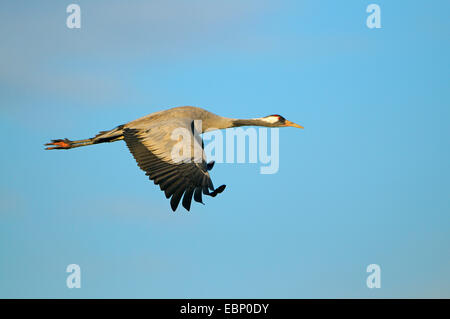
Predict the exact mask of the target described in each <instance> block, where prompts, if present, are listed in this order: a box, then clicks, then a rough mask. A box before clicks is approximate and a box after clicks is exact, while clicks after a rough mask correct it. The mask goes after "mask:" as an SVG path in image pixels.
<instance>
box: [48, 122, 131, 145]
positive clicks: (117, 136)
mask: <svg viewBox="0 0 450 319" xmlns="http://www.w3.org/2000/svg"><path fill="white" fill-rule="evenodd" d="M119 140H123V125H119V126H118V127H116V128H114V129H112V130H110V131H101V132H100V133H98V134H97V135H95V136H94V137H91V138H88V139H85V140H77V141H71V140H69V139H67V138H65V139H58V140H52V141H51V142H50V143H46V144H45V146H48V147H47V148H45V149H46V150H68V149H71V148H75V147H81V146H88V145H93V144H99V143H106V142H115V141H119Z"/></svg>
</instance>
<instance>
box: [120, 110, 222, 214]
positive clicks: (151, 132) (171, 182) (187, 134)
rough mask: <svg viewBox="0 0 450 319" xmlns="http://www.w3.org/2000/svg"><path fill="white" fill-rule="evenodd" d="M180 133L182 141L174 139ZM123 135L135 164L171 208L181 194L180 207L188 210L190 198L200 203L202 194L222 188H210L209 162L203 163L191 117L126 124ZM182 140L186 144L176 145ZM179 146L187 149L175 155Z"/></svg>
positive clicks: (212, 194)
mask: <svg viewBox="0 0 450 319" xmlns="http://www.w3.org/2000/svg"><path fill="white" fill-rule="evenodd" d="M180 133H184V140H181V139H177V134H180ZM123 135H124V140H125V142H126V143H127V146H128V148H129V150H130V152H131V153H132V154H133V156H134V158H135V159H136V161H137V164H138V166H139V167H140V168H141V169H142V170H143V171H145V172H146V175H147V176H149V178H150V179H151V180H153V182H154V183H155V184H156V185H159V187H160V188H161V190H162V191H164V193H165V195H166V198H170V197H172V198H171V200H170V205H171V207H172V210H173V211H175V210H176V209H177V207H178V204H179V203H180V200H181V197H183V201H182V204H183V207H184V208H186V209H187V210H188V211H189V209H190V207H191V201H192V197H194V200H195V201H197V202H199V203H203V202H202V193H203V194H205V195H209V196H213V197H214V196H216V195H217V194H218V193H221V192H222V191H223V190H224V189H225V185H222V186H220V187H219V188H217V189H214V186H213V183H212V181H211V177H210V176H209V173H208V170H209V169H211V168H212V164H207V163H206V158H205V154H204V151H203V145H202V142H201V138H200V137H199V135H198V134H197V133H196V131H195V128H194V125H193V121H192V120H189V119H172V120H170V121H164V122H158V123H155V124H154V125H153V126H151V127H146V128H142V127H139V126H138V125H136V127H133V126H132V125H131V126H126V127H125V128H124V131H123ZM180 136H183V135H181V134H180V135H178V137H180ZM186 138H188V139H189V141H186ZM186 142H188V144H180V143H186ZM180 145H187V146H188V147H187V148H185V149H184V150H185V151H186V150H187V151H188V152H184V154H182V156H180V157H179V156H178V155H179V154H180V152H178V153H177V151H176V150H178V148H177V147H179V146H180ZM181 149H182V148H181ZM174 150H175V151H174ZM174 154H176V155H177V156H174ZM210 190H211V192H210ZM183 195H184V196H183Z"/></svg>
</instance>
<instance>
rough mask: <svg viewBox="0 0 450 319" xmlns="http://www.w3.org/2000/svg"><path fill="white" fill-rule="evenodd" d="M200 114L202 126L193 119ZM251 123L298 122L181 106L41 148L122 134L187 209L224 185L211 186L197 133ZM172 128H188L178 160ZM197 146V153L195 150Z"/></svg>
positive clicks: (155, 178)
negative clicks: (243, 117)
mask: <svg viewBox="0 0 450 319" xmlns="http://www.w3.org/2000/svg"><path fill="white" fill-rule="evenodd" d="M196 120H201V129H200V128H198V127H196V125H195V121H196ZM244 125H256V126H268V127H281V126H294V127H299V128H302V127H301V126H300V125H298V124H295V123H292V122H290V121H288V120H286V119H284V118H283V117H281V116H279V115H270V116H267V117H264V118H257V119H247V120H241V119H231V118H226V117H222V116H218V115H216V114H213V113H211V112H208V111H206V110H204V109H201V108H199V107H193V106H182V107H176V108H172V109H169V110H165V111H160V112H155V113H152V114H149V115H147V116H144V117H142V118H139V119H137V120H134V121H131V122H129V123H126V124H124V125H120V126H118V127H116V128H114V129H112V130H110V131H102V132H100V133H99V134H97V135H96V136H95V137H93V138H90V139H85V140H78V141H71V140H68V139H59V140H52V142H51V143H47V144H45V145H47V146H52V147H47V148H46V149H49V150H50V149H71V148H76V147H81V146H87V145H94V144H99V143H105V142H115V141H119V140H124V141H125V143H126V144H127V147H128V149H129V150H130V152H131V154H132V155H133V157H134V158H135V160H136V162H137V164H138V166H139V167H140V168H141V169H142V170H143V171H144V172H145V174H146V175H147V176H148V177H149V178H150V179H151V180H153V182H154V183H155V184H156V185H159V187H160V188H161V190H162V191H164V193H165V195H166V198H171V199H170V205H171V208H172V210H173V211H175V210H176V209H177V207H178V205H179V203H180V201H181V200H182V205H183V207H184V208H185V209H186V210H188V211H189V210H190V207H191V201H192V197H193V198H194V200H195V201H197V202H200V203H203V200H202V194H204V195H208V196H212V197H215V196H216V195H217V194H219V193H221V192H222V191H223V190H224V189H225V185H222V186H220V187H218V188H217V189H215V188H214V186H213V183H212V180H211V177H210V175H209V172H208V171H209V170H211V169H212V166H213V165H214V163H213V162H212V163H207V161H206V157H205V153H204V151H203V143H202V140H201V137H200V134H201V133H204V132H207V131H211V130H216V129H225V128H230V127H236V126H244ZM176 129H183V130H185V132H189V134H190V138H191V143H190V147H191V152H190V153H189V152H188V153H187V155H186V154H185V155H184V156H185V158H183V159H182V161H179V160H177V161H175V160H174V158H173V154H172V151H173V149H174V147H175V144H176V143H178V141H177V140H174V139H173V136H172V133H173V132H174V130H176ZM196 152H197V153H196Z"/></svg>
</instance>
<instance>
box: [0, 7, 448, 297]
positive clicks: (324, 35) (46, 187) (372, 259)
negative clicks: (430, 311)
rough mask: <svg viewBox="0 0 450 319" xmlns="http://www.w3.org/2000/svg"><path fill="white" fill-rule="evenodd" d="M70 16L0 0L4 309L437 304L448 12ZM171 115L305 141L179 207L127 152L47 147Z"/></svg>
mask: <svg viewBox="0 0 450 319" xmlns="http://www.w3.org/2000/svg"><path fill="white" fill-rule="evenodd" d="M70 3H71V2H64V1H41V2H39V3H30V2H27V1H10V2H9V3H6V2H2V4H1V5H0V6H1V10H0V23H1V28H0V39H1V50H0V70H1V72H0V105H1V108H0V114H1V117H0V121H1V122H0V124H1V125H0V133H1V136H3V142H2V143H3V147H2V156H1V165H0V170H1V176H2V179H1V181H0V189H1V192H0V212H1V220H2V222H1V223H0V297H3V298H6V297H7V298H10V297H18V298H23V297H38V298H49V297H52V298H53V297H58V298H91V297H97V298H106V297H117V298H337V297H339V298H348V297H360V298H382V297H384V298H391V297H406V298H411V297H426V298H429V297H447V298H448V297H450V275H449V273H448V269H449V268H450V234H449V226H450V217H449V213H450V196H449V191H450V182H449V181H450V169H449V165H448V163H449V162H450V153H449V147H448V139H449V136H450V134H449V133H450V130H449V125H448V120H449V118H450V117H449V115H450V114H449V106H450V90H449V84H450V83H449V71H450V68H449V59H448V57H449V54H450V45H449V38H450V37H449V35H450V34H449V32H450V21H449V19H448V12H449V9H450V6H449V3H448V1H437V0H436V1H432V2H424V1H376V2H369V1H359V0H352V1H346V2H345V5H344V4H343V3H342V2H337V1H331V0H329V1H312V0H311V1H271V2H268V1H198V0H197V1H170V2H169V1H128V2H127V5H126V6H125V5H124V4H123V2H120V1H77V2H76V3H77V4H79V5H80V7H81V17H82V26H81V29H79V30H70V29H68V28H67V27H66V25H65V20H66V17H67V13H66V10H65V9H66V6H67V5H68V4H70ZM370 3H377V4H379V5H380V7H381V19H382V22H381V23H382V28H381V29H368V28H367V27H366V25H365V21H366V17H367V15H368V14H367V13H366V7H367V5H369V4H370ZM181 105H195V106H200V107H204V108H206V109H208V110H210V111H212V112H214V113H217V114H220V115H223V116H229V117H239V118H253V117H258V116H265V115H269V114H274V113H277V114H281V115H283V116H285V117H286V118H287V119H289V120H291V121H294V122H296V123H299V124H302V125H303V126H305V130H303V131H300V130H298V129H280V170H279V172H278V173H277V174H273V175H261V174H259V164H217V165H216V166H215V167H214V169H213V171H212V178H213V181H214V183H215V185H216V186H218V185H221V184H227V189H226V190H225V192H224V193H223V194H221V195H220V196H218V197H216V198H214V199H210V198H208V199H206V205H205V206H202V205H195V206H193V208H192V209H191V212H190V213H187V212H185V211H184V210H182V209H179V210H178V211H177V212H176V213H175V214H174V213H172V211H171V210H170V206H169V202H168V201H167V200H166V199H165V197H164V195H163V194H162V192H160V191H159V189H158V187H156V186H155V185H153V183H152V182H150V181H148V180H147V178H146V176H145V175H144V173H143V172H142V171H140V170H139V169H138V168H137V166H136V164H135V162H134V160H133V158H132V156H131V155H130V154H129V153H128V151H127V149H126V146H125V144H124V143H123V142H117V143H112V144H102V145H97V146H95V147H90V148H79V149H75V150H71V151H64V152H46V151H44V150H43V146H42V144H43V143H45V142H47V141H48V140H50V139H52V138H63V137H68V138H72V139H78V138H86V137H90V136H93V135H94V134H96V133H97V132H98V131H100V130H105V129H110V128H113V127H114V126H116V125H119V124H123V123H125V122H128V121H130V120H133V119H135V118H138V117H140V116H143V115H146V114H148V113H151V112H154V111H159V110H162V109H166V108H169V107H172V106H181ZM445 141H447V142H445ZM72 263H75V264H78V265H80V267H81V272H82V279H81V281H82V287H81V288H80V289H68V288H67V287H66V277H67V275H68V274H67V273H66V272H65V270H66V267H67V265H69V264H72ZM372 263H375V264H379V265H380V266H381V281H382V287H381V288H380V289H368V288H367V287H366V277H367V275H368V274H367V273H366V267H367V265H369V264H372Z"/></svg>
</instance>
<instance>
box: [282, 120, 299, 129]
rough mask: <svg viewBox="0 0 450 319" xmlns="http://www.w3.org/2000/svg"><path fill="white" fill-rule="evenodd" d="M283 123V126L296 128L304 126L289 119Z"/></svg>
mask: <svg viewBox="0 0 450 319" xmlns="http://www.w3.org/2000/svg"><path fill="white" fill-rule="evenodd" d="M284 125H285V126H292V127H298V128H304V127H303V126H301V125H298V124H295V123H294V122H291V121H288V120H285V121H284Z"/></svg>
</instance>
